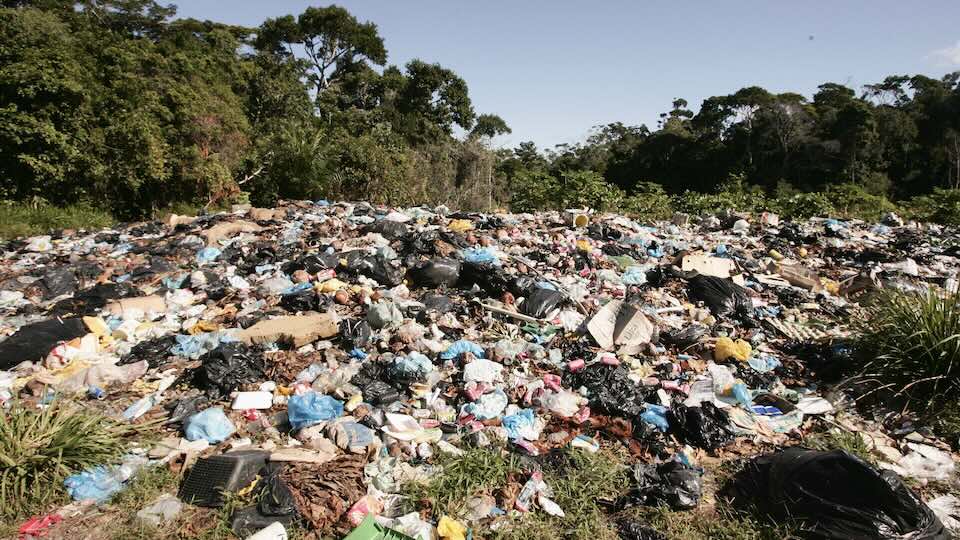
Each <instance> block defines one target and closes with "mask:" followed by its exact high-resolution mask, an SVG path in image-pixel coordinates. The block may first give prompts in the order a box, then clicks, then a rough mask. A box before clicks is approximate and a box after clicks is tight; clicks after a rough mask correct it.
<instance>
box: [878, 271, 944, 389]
mask: <svg viewBox="0 0 960 540" xmlns="http://www.w3.org/2000/svg"><path fill="white" fill-rule="evenodd" d="M860 331H861V334H862V338H863V339H862V341H863V347H864V350H865V351H866V353H867V356H865V357H866V358H870V360H869V361H867V362H866V363H864V365H863V366H862V375H863V378H864V379H867V380H870V379H876V380H877V381H879V384H880V385H882V386H883V387H885V388H888V389H891V390H893V391H894V392H895V393H896V394H897V395H900V396H903V397H905V398H907V399H908V400H910V401H911V402H919V403H921V404H922V405H923V406H924V407H929V406H930V405H933V404H936V403H942V402H945V401H949V400H955V399H957V398H958V397H960V295H956V294H953V295H947V296H942V295H940V294H938V293H937V292H934V291H932V290H931V291H929V292H927V293H923V294H919V293H906V292H896V291H891V292H885V293H883V294H882V295H880V296H879V297H878V299H877V302H876V304H875V305H874V306H873V308H872V310H871V312H870V315H869V316H868V317H867V318H866V319H865V320H864V321H863V322H861V323H860Z"/></svg>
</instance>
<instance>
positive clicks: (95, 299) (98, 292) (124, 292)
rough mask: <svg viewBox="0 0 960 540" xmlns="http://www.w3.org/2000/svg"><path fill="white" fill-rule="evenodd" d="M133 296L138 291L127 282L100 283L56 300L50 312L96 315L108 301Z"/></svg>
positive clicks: (52, 313) (56, 313)
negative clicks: (71, 295) (69, 296)
mask: <svg viewBox="0 0 960 540" xmlns="http://www.w3.org/2000/svg"><path fill="white" fill-rule="evenodd" d="M133 296H140V293H139V292H138V291H137V290H136V289H135V288H134V287H133V286H132V285H130V284H128V283H100V284H97V285H94V286H93V287H91V288H89V289H86V290H83V291H79V292H76V293H74V295H73V297H72V298H64V299H63V300H61V301H59V302H57V303H56V305H54V306H53V309H52V310H51V311H50V314H51V315H55V316H58V317H62V316H64V315H77V316H87V315H96V314H97V313H99V311H100V310H101V309H102V308H103V307H104V306H106V305H107V304H108V303H110V302H112V301H114V300H118V299H120V298H130V297H133Z"/></svg>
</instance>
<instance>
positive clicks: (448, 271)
mask: <svg viewBox="0 0 960 540" xmlns="http://www.w3.org/2000/svg"><path fill="white" fill-rule="evenodd" d="M410 278H411V279H413V282H414V283H415V284H416V285H419V286H421V287H440V286H443V285H445V286H447V287H453V286H454V285H456V284H457V282H458V281H459V280H460V261H458V260H456V259H450V258H446V257H437V258H435V259H431V260H429V261H426V262H424V263H422V264H420V265H418V266H416V267H415V268H411V269H410Z"/></svg>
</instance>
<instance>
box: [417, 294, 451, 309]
mask: <svg viewBox="0 0 960 540" xmlns="http://www.w3.org/2000/svg"><path fill="white" fill-rule="evenodd" d="M420 301H421V302H423V309H424V310H426V311H435V312H437V313H441V314H443V313H446V312H448V311H450V310H452V309H453V300H451V299H450V297H449V296H444V295H442V294H433V293H431V294H425V295H423V298H421V299H420Z"/></svg>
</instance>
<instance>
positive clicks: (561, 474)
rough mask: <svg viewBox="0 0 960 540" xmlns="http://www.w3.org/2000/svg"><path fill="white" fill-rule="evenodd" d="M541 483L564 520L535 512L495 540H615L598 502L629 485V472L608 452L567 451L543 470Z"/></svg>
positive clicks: (612, 529)
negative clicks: (554, 539)
mask: <svg viewBox="0 0 960 540" xmlns="http://www.w3.org/2000/svg"><path fill="white" fill-rule="evenodd" d="M543 473H544V475H543V477H544V481H545V482H546V483H547V485H548V486H550V488H551V489H553V494H554V495H553V497H552V499H553V501H554V502H556V503H557V504H558V505H559V506H560V508H562V509H563V511H564V514H565V516H564V517H562V518H561V517H553V516H551V515H549V514H547V513H545V512H544V511H542V510H540V509H539V508H538V509H535V510H534V511H533V512H531V513H529V514H526V515H524V516H522V517H521V518H520V519H518V520H517V521H516V522H515V523H512V524H511V525H510V526H509V527H508V528H506V529H505V530H504V531H503V532H501V533H499V534H498V535H497V536H496V538H500V539H504V540H507V539H517V540H520V539H523V538H570V539H574V538H590V539H593V540H606V539H610V540H615V539H616V538H617V533H616V531H615V529H614V528H613V524H612V522H611V521H610V520H609V519H608V518H607V516H606V514H605V512H604V510H603V508H602V507H601V506H600V505H599V501H601V500H610V501H612V500H613V499H615V498H616V497H617V496H618V495H620V494H621V493H622V492H623V491H624V490H626V488H628V487H629V485H630V479H629V470H628V469H627V467H626V466H625V465H623V464H622V463H621V462H620V461H619V460H618V459H617V457H616V456H614V455H612V454H611V453H609V452H608V451H601V452H598V453H595V454H591V453H588V452H581V451H577V450H568V451H564V453H563V454H562V455H561V456H560V458H559V459H556V460H552V461H551V462H549V463H547V464H546V465H545V466H544V468H543Z"/></svg>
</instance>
